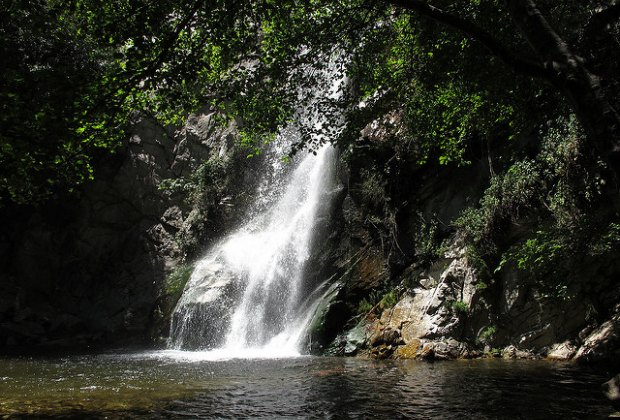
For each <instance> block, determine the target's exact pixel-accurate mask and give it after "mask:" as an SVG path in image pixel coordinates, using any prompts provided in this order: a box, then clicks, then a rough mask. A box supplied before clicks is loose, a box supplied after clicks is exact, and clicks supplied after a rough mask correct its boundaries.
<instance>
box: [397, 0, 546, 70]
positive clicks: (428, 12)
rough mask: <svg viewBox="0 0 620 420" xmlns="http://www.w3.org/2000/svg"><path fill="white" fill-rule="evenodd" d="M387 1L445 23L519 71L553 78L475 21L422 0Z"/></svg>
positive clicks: (542, 68) (541, 67)
mask: <svg viewBox="0 0 620 420" xmlns="http://www.w3.org/2000/svg"><path fill="white" fill-rule="evenodd" d="M387 2H388V3H390V4H392V5H394V6H398V7H402V8H404V9H407V10H412V11H415V12H417V13H419V14H420V15H422V16H425V17H427V18H429V19H433V20H435V21H437V22H439V23H443V24H445V25H447V26H449V27H451V28H453V29H456V30H457V31H459V32H461V33H463V34H465V35H467V36H469V37H471V38H472V39H474V40H476V41H478V42H480V43H481V44H482V45H483V46H485V47H486V48H487V49H488V50H489V51H490V52H491V54H493V55H495V56H496V57H498V58H499V59H500V60H502V61H503V62H504V63H505V64H506V65H508V66H509V67H510V68H512V69H513V70H514V71H516V72H518V73H522V74H525V75H528V76H533V77H537V78H542V79H545V80H549V81H551V80H552V79H553V74H552V73H551V72H549V71H548V70H547V69H545V68H544V67H543V66H541V65H540V64H538V63H536V62H534V61H531V60H528V59H526V58H523V57H520V56H519V55H517V54H516V53H514V52H512V51H510V50H509V49H508V48H507V47H506V46H505V45H504V44H503V43H502V42H501V41H500V40H498V39H497V38H495V37H494V36H493V35H491V34H490V33H489V32H487V31H485V30H484V29H483V28H481V27H479V26H478V25H476V24H475V23H474V22H471V21H469V20H466V19H463V18H461V17H459V16H457V15H455V14H452V13H449V12H446V11H444V10H442V9H439V8H437V7H435V6H432V5H430V4H428V3H427V2H425V1H422V0H387Z"/></svg>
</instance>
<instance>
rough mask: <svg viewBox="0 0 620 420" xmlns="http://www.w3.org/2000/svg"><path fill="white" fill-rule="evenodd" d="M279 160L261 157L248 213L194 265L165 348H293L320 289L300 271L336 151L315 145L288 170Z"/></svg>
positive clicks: (231, 351) (280, 351) (250, 352)
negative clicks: (263, 162) (261, 177)
mask: <svg viewBox="0 0 620 420" xmlns="http://www.w3.org/2000/svg"><path fill="white" fill-rule="evenodd" d="M285 135H292V134H291V132H290V131H289V132H288V133H283V134H281V136H280V137H283V136H285ZM280 158H281V155H279V154H278V153H277V150H276V151H274V152H273V153H272V154H271V156H270V157H269V159H267V160H268V163H269V165H267V167H266V171H267V172H268V174H267V176H266V181H265V182H264V183H263V185H262V187H261V188H259V191H258V196H259V197H258V200H257V205H256V206H255V207H256V208H255V209H254V212H253V213H254V214H252V215H251V216H249V218H248V220H247V222H246V223H245V224H244V225H242V226H241V227H239V228H238V229H237V230H236V231H234V232H232V233H231V234H229V235H228V236H226V237H225V238H224V239H223V240H222V241H220V242H219V243H218V244H217V245H215V246H214V247H213V248H212V249H210V250H209V251H208V252H207V254H206V256H205V257H204V258H202V259H201V260H200V261H198V263H197V264H196V267H195V269H194V271H193V273H192V275H191V277H190V280H189V282H188V284H187V286H186V288H185V290H184V292H183V295H182V297H181V299H180V300H179V302H178V304H177V307H176V309H175V311H174V314H173V319H172V324H171V337H170V346H171V347H173V348H175V349H179V350H209V351H210V352H211V353H212V354H213V356H214V358H217V357H222V358H229V357H285V356H294V355H298V354H299V353H300V351H301V349H300V347H301V345H302V344H303V343H302V342H303V339H304V332H305V330H306V328H307V326H308V324H309V322H310V320H311V318H312V315H313V313H314V311H315V309H316V306H317V305H318V302H319V301H320V296H321V291H322V288H321V287H323V286H325V285H320V284H319V285H317V284H314V285H313V284H308V281H307V279H306V278H305V276H304V271H305V268H306V261H307V260H308V258H309V257H310V255H311V247H312V245H313V242H314V239H316V238H315V232H316V230H317V228H318V223H317V222H318V220H319V219H320V217H322V215H323V216H326V215H324V213H325V211H324V210H325V209H327V208H328V207H329V201H330V200H329V198H330V193H331V192H332V191H333V189H334V182H333V180H334V167H335V161H336V152H335V150H334V148H333V147H332V146H327V145H325V146H322V147H321V148H320V149H319V150H317V151H316V155H315V154H310V153H309V154H307V155H305V156H298V159H296V160H297V162H294V163H293V167H291V168H289V170H288V171H287V170H286V169H287V167H286V166H287V165H284V164H282V163H281V160H280ZM288 166H289V167H290V166H291V165H290V164H289V165H288Z"/></svg>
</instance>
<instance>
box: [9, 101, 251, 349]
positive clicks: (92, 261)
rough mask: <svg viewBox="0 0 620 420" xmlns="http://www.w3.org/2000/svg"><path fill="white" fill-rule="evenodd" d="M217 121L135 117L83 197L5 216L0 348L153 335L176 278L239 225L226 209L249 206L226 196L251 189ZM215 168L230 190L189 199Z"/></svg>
mask: <svg viewBox="0 0 620 420" xmlns="http://www.w3.org/2000/svg"><path fill="white" fill-rule="evenodd" d="M213 117H214V114H213V113H210V112H209V111H208V110H205V111H204V112H202V113H200V114H197V115H192V116H191V117H190V118H189V120H188V124H187V126H185V127H183V128H182V129H179V130H173V129H169V128H164V127H161V126H159V125H158V124H157V123H155V122H154V121H152V120H149V119H147V118H142V117H139V116H136V119H135V123H134V126H133V128H132V130H131V131H132V134H131V136H130V137H129V138H128V139H127V142H126V143H125V144H123V146H122V148H121V149H120V150H119V151H118V152H117V153H116V154H115V155H114V156H112V157H109V158H106V160H105V161H102V162H100V163H99V164H98V167H97V171H96V180H95V181H94V182H92V183H91V184H89V185H87V186H86V188H85V190H84V192H83V194H82V195H81V198H80V199H79V200H73V201H65V202H56V203H50V204H49V205H48V206H47V207H46V208H43V209H33V210H29V211H23V210H22V211H20V212H19V213H13V214H9V215H7V216H5V218H4V220H5V222H4V223H3V224H4V227H3V229H2V232H3V233H2V236H0V249H2V254H1V257H0V279H1V280H0V348H2V347H4V346H13V345H55V344H56V345H75V344H83V345H89V344H97V343H107V342H111V341H116V340H119V339H124V338H132V339H139V340H141V339H143V338H145V336H146V335H148V334H147V331H148V329H149V325H151V324H152V322H153V319H152V318H153V313H154V310H155V309H157V308H156V306H157V302H158V298H160V297H161V296H162V295H165V294H166V290H165V279H166V277H167V275H168V274H169V273H170V272H171V270H172V269H173V268H174V267H175V266H177V265H178V264H179V263H180V262H181V261H182V260H184V259H191V257H192V252H194V253H195V252H199V251H200V249H201V248H200V246H204V245H205V244H206V243H208V241H209V240H213V239H214V238H216V237H217V235H218V234H219V232H221V231H222V230H223V229H224V228H225V227H226V223H227V222H230V221H231V220H232V216H230V214H232V213H234V212H232V210H230V211H228V209H231V208H232V207H233V206H234V205H235V204H239V205H242V203H236V202H234V200H231V199H229V198H228V194H233V193H238V194H237V196H239V197H243V196H244V194H242V192H243V191H241V190H240V188H239V186H241V185H247V184H248V183H249V184H251V182H248V183H246V181H248V180H247V179H243V176H246V177H248V173H249V172H250V171H248V170H247V168H246V167H245V166H247V165H250V163H247V162H245V159H244V156H243V158H242V153H240V151H239V150H238V148H236V147H235V144H236V136H237V134H236V130H235V128H234V125H233V126H229V127H224V128H222V127H218V126H216V123H215V119H214V118H213ZM214 161H217V162H218V164H220V165H223V166H224V167H225V169H226V170H225V172H226V174H227V175H226V177H225V178H223V179H220V180H219V181H218V182H220V183H221V185H222V188H221V190H226V189H227V188H228V187H230V191H229V192H227V194H226V195H223V194H222V193H221V191H214V190H213V189H211V190H206V192H204V191H199V190H198V188H194V190H193V191H192V193H193V195H192V196H191V197H190V196H188V194H187V193H186V192H187V191H188V187H189V186H191V183H192V182H193V183H194V184H197V185H198V187H200V185H199V182H200V179H196V178H199V177H200V176H202V177H205V176H208V175H209V174H208V173H207V174H206V175H205V173H204V171H203V172H200V169H201V167H202V166H204V165H206V164H207V163H209V162H214ZM196 174H198V175H196ZM166 180H168V181H166ZM167 182H168V184H166V183H167ZM175 182H176V185H175ZM179 183H181V184H180V185H179ZM162 187H164V188H162ZM5 210H6V209H5ZM6 211H9V210H6ZM216 212H217V214H215V215H214V214H213V213H216ZM212 219H217V220H212ZM192 244H193V245H194V246H192ZM196 244H199V246H196ZM168 306H170V305H168Z"/></svg>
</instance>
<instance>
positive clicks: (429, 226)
mask: <svg viewBox="0 0 620 420" xmlns="http://www.w3.org/2000/svg"><path fill="white" fill-rule="evenodd" d="M419 220H420V223H419V230H418V232H417V234H416V235H415V239H416V256H417V257H418V258H419V260H420V262H421V263H422V264H424V265H431V264H432V263H433V262H435V261H436V260H437V259H439V258H441V257H442V256H443V254H444V253H445V251H446V247H447V245H446V239H445V238H443V237H442V232H441V230H440V221H439V219H437V217H432V218H431V219H430V220H429V221H428V222H427V221H425V220H424V218H423V216H422V215H421V214H420V215H419Z"/></svg>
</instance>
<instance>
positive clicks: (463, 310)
mask: <svg viewBox="0 0 620 420" xmlns="http://www.w3.org/2000/svg"><path fill="white" fill-rule="evenodd" d="M450 309H451V310H452V312H453V313H454V314H455V315H456V316H458V317H459V318H462V317H466V316H467V315H469V305H468V304H467V303H465V302H463V301H462V300H455V301H453V302H451V304H450Z"/></svg>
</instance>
